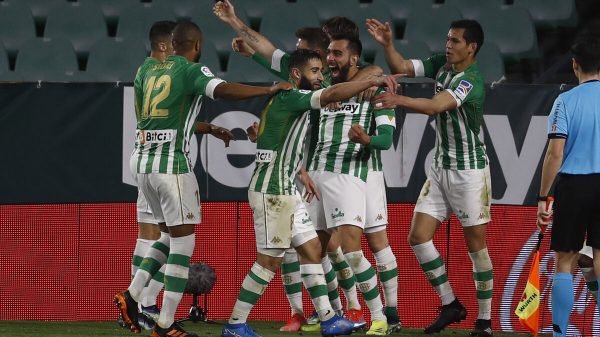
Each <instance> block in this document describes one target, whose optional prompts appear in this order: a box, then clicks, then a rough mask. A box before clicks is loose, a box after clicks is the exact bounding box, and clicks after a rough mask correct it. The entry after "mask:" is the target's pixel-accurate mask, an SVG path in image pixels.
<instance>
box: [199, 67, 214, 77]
mask: <svg viewBox="0 0 600 337" xmlns="http://www.w3.org/2000/svg"><path fill="white" fill-rule="evenodd" d="M200 71H201V72H202V73H203V74H204V75H206V76H208V77H215V75H213V73H212V72H211V71H210V69H208V67H207V66H202V67H200Z"/></svg>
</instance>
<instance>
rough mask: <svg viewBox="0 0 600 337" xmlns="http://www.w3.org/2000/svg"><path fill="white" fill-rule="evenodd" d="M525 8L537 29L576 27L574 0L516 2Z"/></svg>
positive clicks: (516, 0)
mask: <svg viewBox="0 0 600 337" xmlns="http://www.w3.org/2000/svg"><path fill="white" fill-rule="evenodd" d="M514 3H515V5H520V6H523V7H525V8H526V9H527V10H528V11H529V14H530V15H531V18H532V19H533V23H534V24H535V26H536V27H537V28H540V29H549V28H557V27H575V25H577V10H576V8H575V1H574V0H514Z"/></svg>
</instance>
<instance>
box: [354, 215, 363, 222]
mask: <svg viewBox="0 0 600 337" xmlns="http://www.w3.org/2000/svg"><path fill="white" fill-rule="evenodd" d="M354 221H357V222H363V219H362V216H360V215H357V216H356V217H354Z"/></svg>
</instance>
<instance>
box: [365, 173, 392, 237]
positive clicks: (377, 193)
mask: <svg viewBox="0 0 600 337" xmlns="http://www.w3.org/2000/svg"><path fill="white" fill-rule="evenodd" d="M366 199H367V216H366V219H367V220H366V223H365V233H375V232H379V231H382V230H384V229H385V228H386V226H387V224H388V214H387V197H386V194H385V178H384V176H383V171H369V175H368V176H367V197H366Z"/></svg>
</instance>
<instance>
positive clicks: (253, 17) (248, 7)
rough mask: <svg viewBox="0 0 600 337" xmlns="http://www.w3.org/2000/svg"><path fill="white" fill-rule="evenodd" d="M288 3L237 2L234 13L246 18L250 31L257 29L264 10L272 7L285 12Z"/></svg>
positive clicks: (280, 0) (270, 0) (266, 0)
mask: <svg viewBox="0 0 600 337" xmlns="http://www.w3.org/2000/svg"><path fill="white" fill-rule="evenodd" d="M288 4H289V3H288V2H287V1H286V0H252V1H238V2H236V3H235V5H236V10H235V11H236V13H237V15H238V16H240V15H241V14H242V13H243V15H244V16H245V17H246V18H248V21H246V22H247V23H250V27H252V29H258V27H260V22H261V20H262V18H263V16H264V12H265V10H267V9H269V8H273V7H280V8H282V11H285V6H286V5H288Z"/></svg>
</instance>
